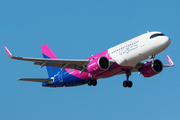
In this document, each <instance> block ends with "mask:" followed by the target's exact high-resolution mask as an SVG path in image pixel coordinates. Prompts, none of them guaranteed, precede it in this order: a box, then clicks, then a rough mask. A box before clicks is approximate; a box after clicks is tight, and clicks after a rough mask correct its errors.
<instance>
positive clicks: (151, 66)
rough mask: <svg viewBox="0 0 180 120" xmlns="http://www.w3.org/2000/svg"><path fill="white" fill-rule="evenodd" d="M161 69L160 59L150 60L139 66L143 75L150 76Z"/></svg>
mask: <svg viewBox="0 0 180 120" xmlns="http://www.w3.org/2000/svg"><path fill="white" fill-rule="evenodd" d="M162 70H163V64H162V62H161V61H160V60H157V59H156V60H150V61H148V62H146V63H145V64H144V65H143V67H142V68H141V71H140V72H141V74H142V75H143V76H144V77H151V76H154V75H156V74H159V73H160V72H161V71H162Z"/></svg>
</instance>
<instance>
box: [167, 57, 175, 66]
mask: <svg viewBox="0 0 180 120" xmlns="http://www.w3.org/2000/svg"><path fill="white" fill-rule="evenodd" d="M166 57H167V60H168V62H169V65H171V66H174V63H173V61H172V60H171V58H170V57H169V56H168V55H166Z"/></svg>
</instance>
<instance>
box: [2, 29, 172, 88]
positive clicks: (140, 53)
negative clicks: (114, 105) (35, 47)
mask: <svg viewBox="0 0 180 120" xmlns="http://www.w3.org/2000/svg"><path fill="white" fill-rule="evenodd" d="M170 43H171V40H170V38H169V37H167V36H165V35H164V34H163V33H161V32H147V33H145V34H142V35H140V36H138V37H135V38H133V39H131V40H128V41H126V42H124V43H122V44H119V45H117V46H115V47H112V48H110V49H108V50H105V51H103V52H101V53H99V54H97V55H94V56H91V57H89V58H87V59H85V60H80V59H58V58H57V57H56V55H55V54H54V53H53V52H52V50H51V49H50V48H49V47H48V45H47V44H45V45H42V46H41V50H42V54H43V57H44V58H27V57H16V56H13V55H12V54H11V53H10V51H9V50H8V49H7V47H6V46H4V48H5V50H6V52H7V54H8V56H9V57H10V58H12V59H16V60H25V61H32V62H34V64H35V65H40V68H42V67H43V66H46V68H47V72H48V75H49V77H48V78H47V79H46V78H45V79H44V78H20V79H18V80H23V81H33V82H42V86H46V87H69V86H78V85H84V84H88V85H89V86H91V85H93V86H96V85H97V80H98V79H100V78H108V77H112V76H114V75H119V74H126V80H125V81H124V82H123V86H124V87H129V88H130V87H132V81H130V80H129V76H130V75H131V73H132V72H139V74H142V75H143V76H144V77H152V76H154V75H157V74H159V73H160V72H161V71H162V70H163V68H164V67H171V66H173V65H174V64H173V62H172V60H171V59H170V57H169V56H168V55H166V57H167V60H168V62H169V64H168V65H163V64H162V62H161V61H160V60H158V59H154V57H155V55H157V54H158V53H160V52H162V51H163V50H165V49H166V48H167V47H168V46H169V45H170ZM147 58H150V60H148V61H146V62H144V63H143V62H141V61H143V60H145V59H147Z"/></svg>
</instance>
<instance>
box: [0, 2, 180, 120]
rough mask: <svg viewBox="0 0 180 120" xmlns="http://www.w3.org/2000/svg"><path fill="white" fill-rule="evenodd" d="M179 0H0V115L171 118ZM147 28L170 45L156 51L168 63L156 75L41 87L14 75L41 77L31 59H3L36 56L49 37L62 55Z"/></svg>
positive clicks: (178, 90) (177, 87)
mask: <svg viewBox="0 0 180 120" xmlns="http://www.w3.org/2000/svg"><path fill="white" fill-rule="evenodd" d="M179 6H180V1H179V0H131V1H130V0H51V1H49V0H29V1H25V0H2V1H0V54H1V62H0V66H1V82H0V119H1V120H50V119H52V120H56V119H58V120H72V119H77V120H92V119H94V120H100V119H101V120H109V119H111V120H133V119H136V120H170V119H174V120H178V119H180V114H179V113H180V102H179V101H180V78H179V74H180V73H179V69H180V68H179V63H178V62H179V59H180V57H179V49H178V47H179V44H180V42H179V39H180V37H179V35H180V30H179V28H180V8H179ZM147 30H148V31H161V32H163V33H164V34H165V35H167V36H169V37H170V38H171V40H172V42H171V45H170V46H169V47H168V48H167V49H166V50H165V51H163V52H162V53H160V54H159V55H157V56H156V58H157V59H160V60H161V61H162V62H163V63H164V64H167V63H168V61H167V60H166V56H165V55H166V54H168V55H170V57H171V59H172V60H173V62H174V63H175V66H174V67H172V68H166V69H164V70H163V71H162V73H160V74H159V75H157V76H154V77H151V78H144V77H143V76H142V75H138V73H133V74H132V76H130V80H131V81H133V87H132V88H130V89H129V88H124V87H123V86H122V82H123V81H124V80H125V79H126V77H125V75H117V76H114V77H111V78H107V79H100V80H98V85H97V86H96V87H93V86H91V87H90V86H88V85H83V86H79V87H69V88H68V87H66V88H44V87H41V83H34V82H23V81H17V79H18V78H21V77H22V78H26V77H29V78H47V77H48V75H47V71H46V69H45V67H44V68H42V69H40V68H39V66H35V65H33V63H32V62H26V61H17V60H12V59H9V58H8V56H7V54H6V52H5V50H4V48H3V46H4V45H6V46H7V47H8V49H9V50H10V51H11V52H12V53H13V54H14V55H16V56H24V57H36V58H41V57H42V53H41V50H40V46H41V45H43V44H48V45H49V47H50V48H51V49H52V50H53V51H54V53H55V54H56V55H57V56H58V58H61V59H85V58H87V57H90V56H91V55H92V54H93V55H94V54H97V53H99V52H101V51H104V50H106V49H108V48H110V47H113V46H115V45H117V44H120V43H122V42H124V41H126V40H129V39H131V38H133V37H136V36H138V35H140V34H143V33H146V32H147Z"/></svg>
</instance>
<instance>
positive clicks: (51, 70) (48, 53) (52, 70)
mask: <svg viewBox="0 0 180 120" xmlns="http://www.w3.org/2000/svg"><path fill="white" fill-rule="evenodd" d="M41 51H42V54H43V57H44V58H48V59H58V58H57V57H56V55H55V54H54V53H53V51H52V50H51V49H50V48H49V46H48V45H47V44H45V45H42V46H41ZM46 68H47V72H48V75H49V78H51V77H54V75H56V74H57V73H58V71H60V70H61V68H60V67H50V66H46Z"/></svg>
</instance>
